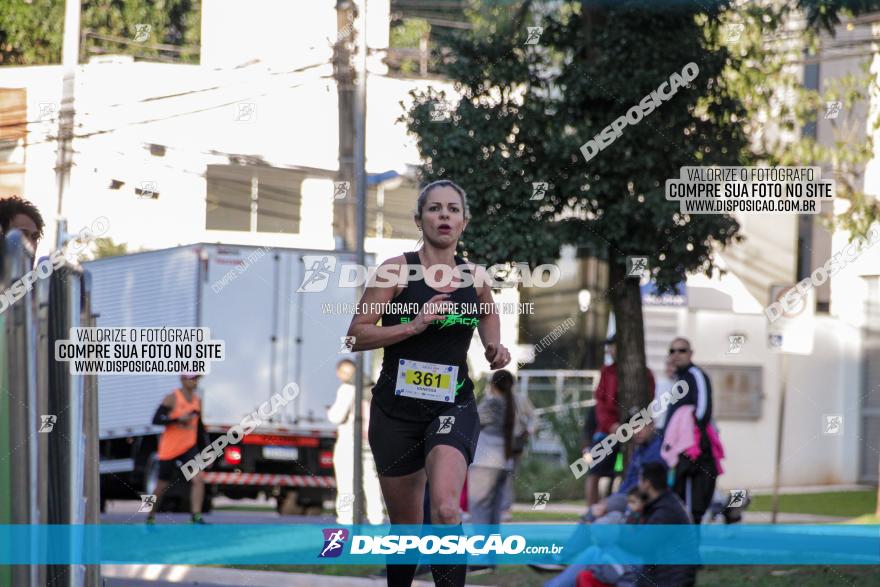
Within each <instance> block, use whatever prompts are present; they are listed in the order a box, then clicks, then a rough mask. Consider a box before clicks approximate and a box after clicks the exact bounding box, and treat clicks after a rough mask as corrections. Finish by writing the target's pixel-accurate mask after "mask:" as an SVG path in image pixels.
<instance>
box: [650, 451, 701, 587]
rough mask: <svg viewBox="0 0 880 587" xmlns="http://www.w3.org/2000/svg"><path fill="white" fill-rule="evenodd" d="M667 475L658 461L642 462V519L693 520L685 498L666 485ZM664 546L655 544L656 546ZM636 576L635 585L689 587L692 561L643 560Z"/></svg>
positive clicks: (655, 521) (692, 579) (661, 521)
mask: <svg viewBox="0 0 880 587" xmlns="http://www.w3.org/2000/svg"><path fill="white" fill-rule="evenodd" d="M666 475H667V472H666V467H664V466H663V465H661V464H660V463H648V464H646V465H643V466H642V469H641V474H640V475H639V490H640V491H641V492H642V493H643V494H644V495H645V498H646V500H645V507H644V511H643V512H642V515H643V519H644V522H643V523H645V524H664V525H668V524H693V517H692V516H691V514H690V512H689V511H688V510H687V508H686V507H685V505H684V502H683V501H681V499H680V498H679V497H678V495H676V494H675V493H673V492H672V490H671V489H670V488H669V485H668V483H667V480H666ZM643 546H644V545H643ZM666 546H669V545H666ZM663 547H664V545H657V548H659V549H662V548H663ZM652 548H653V547H652ZM656 552H657V551H656V550H655V551H654V554H656ZM638 577H639V578H638V582H637V583H636V586H637V587H690V586H693V585H694V584H695V581H696V569H695V567H694V566H693V565H666V564H646V565H644V566H643V567H642V570H641V572H640V573H639V576H638Z"/></svg>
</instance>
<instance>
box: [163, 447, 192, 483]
mask: <svg viewBox="0 0 880 587" xmlns="http://www.w3.org/2000/svg"><path fill="white" fill-rule="evenodd" d="M197 454H199V447H198V446H192V447H190V448H188V449H187V450H186V452H185V453H183V454H182V455H180V456H176V457H174V458H173V459H168V460H167V461H159V479H160V480H161V481H174V480H175V479H177V478H178V477H179V478H180V480H181V481H185V480H186V477H184V476H183V471H181V470H180V468H181V467H182V466H183V464H184V463H185V462H187V461H188V460H190V459H193V458H195V456H196V455H197Z"/></svg>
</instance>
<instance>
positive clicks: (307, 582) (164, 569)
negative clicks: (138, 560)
mask: <svg viewBox="0 0 880 587" xmlns="http://www.w3.org/2000/svg"><path fill="white" fill-rule="evenodd" d="M101 575H102V577H103V579H104V587H190V586H196V585H198V587H315V586H316V585H320V586H321V587H348V586H349V585H352V586H354V587H379V586H381V585H385V584H386V582H385V579H384V578H361V577H338V576H330V575H308V574H304V573H279V572H277V571H252V570H243V569H219V568H214V567H191V566H187V565H102V566H101ZM422 578H424V576H422ZM433 585H434V582H433V581H424V580H417V581H414V582H413V586H414V587H433Z"/></svg>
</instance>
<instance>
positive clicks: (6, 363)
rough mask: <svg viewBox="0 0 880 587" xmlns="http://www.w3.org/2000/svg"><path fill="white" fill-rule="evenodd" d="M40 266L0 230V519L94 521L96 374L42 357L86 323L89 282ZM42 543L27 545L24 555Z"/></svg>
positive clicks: (56, 580) (8, 580)
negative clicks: (77, 371)
mask: <svg viewBox="0 0 880 587" xmlns="http://www.w3.org/2000/svg"><path fill="white" fill-rule="evenodd" d="M44 273H45V268H44V270H43V271H39V272H37V273H34V252H33V250H32V249H31V247H30V245H29V244H28V243H27V241H26V240H25V239H24V238H23V237H22V235H21V233H19V232H18V231H10V232H9V233H8V234H7V235H5V236H0V293H2V294H7V295H5V300H4V302H5V303H3V304H2V306H0V307H2V308H3V311H0V388H2V394H0V524H40V525H44V524H97V523H98V521H99V520H98V515H99V514H98V512H99V478H98V404H97V393H96V381H95V378H94V376H84V375H72V374H71V373H70V371H69V368H68V365H67V364H65V363H56V362H55V361H53V360H52V354H51V353H52V352H53V349H54V348H55V340H57V339H60V338H68V333H69V332H70V328H71V327H75V326H91V325H93V324H94V317H93V316H92V314H91V303H90V295H89V292H90V279H89V276H88V275H87V274H85V273H84V272H83V271H82V269H81V268H79V267H78V266H76V265H71V264H68V263H67V262H65V263H64V264H63V265H61V266H60V267H58V268H56V269H54V270H53V271H52V272H51V274H50V275H48V276H45V278H43V277H44V275H43V274H44ZM26 276H29V278H26ZM30 277H32V278H33V279H30ZM3 457H5V458H3ZM45 547H46V545H40V544H36V543H34V544H31V545H30V548H31V551H32V552H34V553H37V552H38V549H39V548H45ZM49 547H50V548H52V549H53V550H55V549H57V548H60V547H61V545H49ZM67 547H68V548H70V549H79V548H82V545H81V544H74V543H72V544H69V545H67ZM99 584H100V567H98V566H96V565H92V566H86V565H27V566H25V565H15V566H6V567H0V586H2V587H7V586H9V587H13V586H14V587H23V586H30V587H46V586H48V585H52V586H53V587H62V586H63V587H67V586H69V587H80V586H88V587H97V586H98V585H99Z"/></svg>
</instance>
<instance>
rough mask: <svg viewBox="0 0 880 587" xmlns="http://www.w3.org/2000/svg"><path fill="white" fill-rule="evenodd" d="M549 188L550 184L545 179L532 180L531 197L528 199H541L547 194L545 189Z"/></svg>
mask: <svg viewBox="0 0 880 587" xmlns="http://www.w3.org/2000/svg"><path fill="white" fill-rule="evenodd" d="M549 188H550V184H549V183H547V182H546V181H533V182H532V197H531V198H529V199H530V200H543V199H544V196H545V195H547V190H548V189H549Z"/></svg>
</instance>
